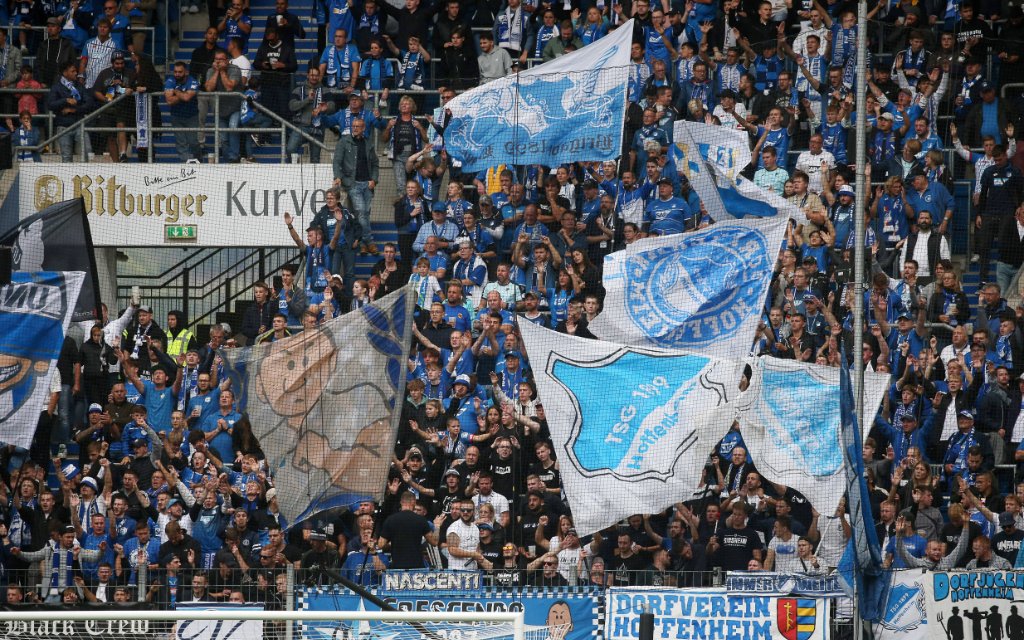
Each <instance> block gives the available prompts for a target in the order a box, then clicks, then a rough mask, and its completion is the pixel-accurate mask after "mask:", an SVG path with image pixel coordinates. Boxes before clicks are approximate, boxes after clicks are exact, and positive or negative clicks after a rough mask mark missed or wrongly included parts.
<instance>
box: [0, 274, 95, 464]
mask: <svg viewBox="0 0 1024 640" xmlns="http://www.w3.org/2000/svg"><path fill="white" fill-rule="evenodd" d="M84 280H85V274H84V273H82V272H80V271H70V272H68V271H64V272H52V271H39V272H35V273H29V272H25V271H16V272H15V273H14V275H13V276H12V278H11V284H9V285H6V286H4V287H3V288H0V443H5V444H10V445H14V446H16V447H22V448H24V449H28V448H29V447H30V446H32V437H33V436H34V435H35V432H36V424H37V423H38V422H39V413H40V412H41V411H42V410H43V408H44V406H45V405H46V401H47V400H48V399H49V397H50V379H51V378H52V377H53V375H54V372H56V370H57V358H58V357H59V356H60V351H61V347H62V346H63V345H64V336H65V335H66V333H67V330H68V325H69V324H70V323H71V316H72V314H73V313H74V311H75V303H76V302H77V301H78V293H79V292H80V291H81V289H82V282H83V281H84ZM63 382H64V383H65V384H71V382H73V381H72V380H64V381H63Z"/></svg>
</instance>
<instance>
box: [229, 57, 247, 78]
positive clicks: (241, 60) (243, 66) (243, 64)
mask: <svg viewBox="0 0 1024 640" xmlns="http://www.w3.org/2000/svg"><path fill="white" fill-rule="evenodd" d="M231 64H233V65H235V66H236V67H238V68H239V69H240V70H241V71H242V79H243V80H245V81H246V82H249V76H251V75H252V63H251V62H249V58H246V57H245V54H242V55H240V56H238V57H237V58H232V60H231Z"/></svg>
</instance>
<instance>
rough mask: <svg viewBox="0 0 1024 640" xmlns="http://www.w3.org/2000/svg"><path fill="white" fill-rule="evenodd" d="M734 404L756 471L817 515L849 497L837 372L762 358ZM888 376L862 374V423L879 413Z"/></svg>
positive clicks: (828, 513)
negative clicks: (787, 489) (797, 495)
mask: <svg viewBox="0 0 1024 640" xmlns="http://www.w3.org/2000/svg"><path fill="white" fill-rule="evenodd" d="M752 369H753V373H752V375H751V378H750V386H749V387H748V388H747V390H746V391H744V392H743V394H742V395H741V396H740V398H739V399H738V400H737V401H736V408H737V410H738V412H739V420H740V431H741V432H742V434H743V442H744V443H745V444H746V445H747V451H748V452H749V453H750V456H751V458H752V459H753V460H754V464H756V465H757V470H758V472H760V473H761V475H762V476H764V477H765V478H766V479H767V480H770V481H771V482H775V483H777V484H784V485H786V486H787V487H791V488H793V489H796V490H797V491H799V492H800V493H802V494H803V495H804V496H805V497H806V498H807V499H808V500H810V502H811V504H812V505H813V506H814V508H815V509H817V510H818V512H819V513H822V514H826V515H831V514H833V513H835V510H836V506H837V505H838V504H839V499H840V498H842V497H843V494H845V493H846V487H847V470H846V465H845V461H844V458H843V439H842V432H841V426H842V415H841V411H840V403H839V400H840V395H839V394H840V387H839V374H840V371H839V369H838V368H837V367H828V366H824V365H817V364H808V363H805V362H797V361H795V360H782V359H779V358H771V357H767V356H766V357H761V358H757V359H756V360H755V361H754V362H753V364H752ZM888 385H889V375H888V374H883V373H874V372H871V371H865V372H864V394H865V395H864V411H865V414H866V415H865V417H864V420H863V422H864V424H871V423H872V422H874V419H875V413H876V412H877V410H878V406H879V404H880V403H881V402H882V398H883V396H884V395H885V391H886V389H887V388H888Z"/></svg>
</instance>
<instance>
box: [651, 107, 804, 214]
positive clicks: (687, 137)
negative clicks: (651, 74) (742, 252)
mask: <svg viewBox="0 0 1024 640" xmlns="http://www.w3.org/2000/svg"><path fill="white" fill-rule="evenodd" d="M673 139H674V140H675V144H673V145H672V146H671V147H670V148H669V153H670V154H671V156H672V158H673V160H674V161H675V164H676V170H677V171H678V172H679V173H680V174H682V175H685V176H686V177H687V178H688V179H689V180H690V184H691V185H693V189H694V191H696V192H697V195H698V196H699V197H700V200H701V202H702V203H703V204H704V208H705V209H706V210H707V212H708V215H710V216H711V217H712V218H714V219H715V220H718V221H721V220H728V219H731V218H743V217H746V216H751V217H758V218H767V217H772V216H779V215H781V216H785V217H789V218H795V219H796V220H803V219H804V218H805V216H804V214H803V212H802V211H801V210H800V209H799V208H798V207H795V206H793V205H791V204H789V203H788V202H786V200H785V199H783V198H781V197H779V196H777V195H775V194H773V193H771V192H769V191H766V190H765V189H762V188H761V187H758V186H757V185H756V184H754V183H753V182H750V181H749V180H747V179H745V178H743V176H741V175H740V171H742V170H743V168H744V167H746V166H747V165H748V164H750V161H751V157H750V148H749V143H748V141H747V134H746V133H745V132H743V131H737V130H735V129H727V128H725V127H719V126H713V125H708V124H704V123H703V122H686V121H683V120H680V121H678V122H676V124H675V129H674V137H673Z"/></svg>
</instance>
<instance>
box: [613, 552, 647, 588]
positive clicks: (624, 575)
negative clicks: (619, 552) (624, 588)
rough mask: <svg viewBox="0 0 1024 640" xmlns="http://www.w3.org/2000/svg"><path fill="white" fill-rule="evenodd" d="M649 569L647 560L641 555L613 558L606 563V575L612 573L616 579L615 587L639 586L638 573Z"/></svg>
mask: <svg viewBox="0 0 1024 640" xmlns="http://www.w3.org/2000/svg"><path fill="white" fill-rule="evenodd" d="M646 568H647V560H645V559H644V558H643V557H642V556H641V555H640V554H639V553H634V554H633V555H631V556H629V557H628V558H620V557H619V556H613V557H612V558H611V561H610V562H606V563H605V573H610V574H612V576H613V577H614V578H615V585H616V586H621V585H629V584H637V582H638V581H639V578H640V575H639V573H638V572H640V571H642V570H644V569H646Z"/></svg>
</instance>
